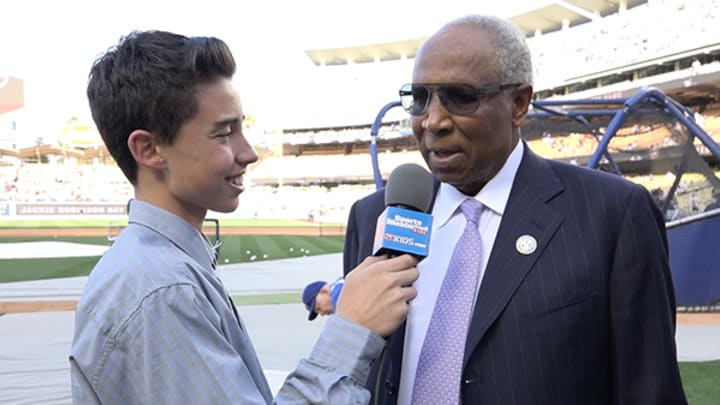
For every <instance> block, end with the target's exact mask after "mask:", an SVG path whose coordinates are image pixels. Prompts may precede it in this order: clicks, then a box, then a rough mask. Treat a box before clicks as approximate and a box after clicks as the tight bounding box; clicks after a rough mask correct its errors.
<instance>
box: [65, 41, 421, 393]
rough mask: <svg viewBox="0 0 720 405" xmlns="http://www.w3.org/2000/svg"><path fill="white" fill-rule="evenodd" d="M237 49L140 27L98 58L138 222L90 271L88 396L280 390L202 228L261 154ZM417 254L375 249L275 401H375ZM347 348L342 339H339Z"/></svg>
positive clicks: (98, 110) (77, 374)
mask: <svg viewBox="0 0 720 405" xmlns="http://www.w3.org/2000/svg"><path fill="white" fill-rule="evenodd" d="M234 73H235V61H234V59H233V56H232V54H231V52H230V50H229V49H228V47H227V45H226V44H225V43H224V42H223V41H221V40H219V39H217V38H208V37H193V38H187V37H184V36H181V35H177V34H173V33H169V32H162V31H147V32H133V33H131V34H130V35H129V36H127V37H125V38H123V39H121V41H120V43H119V44H118V45H117V46H115V47H113V48H111V49H110V50H109V51H108V52H107V53H105V54H104V55H102V56H101V57H100V58H99V59H98V60H97V61H96V62H95V64H94V65H93V67H92V70H91V72H90V80H89V84H88V90H87V94H88V99H89V102H90V108H91V111H92V114H93V119H94V120H95V123H96V124H97V127H98V130H99V132H100V134H101V136H102V138H103V141H104V142H105V144H106V146H107V148H108V150H109V151H110V153H111V155H112V156H113V158H114V159H115V161H116V162H117V164H118V166H119V167H120V169H121V170H122V171H123V173H124V174H125V176H126V177H127V178H128V180H129V181H130V183H132V185H133V187H134V191H135V198H134V199H133V201H132V202H131V203H130V205H131V206H130V209H129V216H128V226H127V228H126V229H125V230H124V231H123V232H122V233H121V234H120V235H119V236H118V238H117V239H116V241H115V243H114V244H113V246H112V247H111V248H110V249H109V250H108V251H107V253H106V254H105V255H104V256H103V257H102V258H101V260H100V261H99V262H98V264H97V265H96V267H95V268H94V269H93V271H92V273H91V274H90V277H89V278H88V281H87V284H86V286H85V289H84V291H83V293H82V296H81V298H80V301H79V303H78V306H77V308H76V315H75V333H74V337H73V344H72V348H71V353H70V364H71V376H72V390H73V400H74V402H75V403H118V404H120V403H122V404H126V403H127V404H129V403H152V404H159V403H189V404H192V403H213V404H220V403H243V404H245V403H253V404H254V403H270V402H272V401H273V398H272V394H271V392H270V388H269V387H268V383H267V381H266V379H265V376H264V375H263V372H262V368H261V365H260V363H259V361H258V358H257V355H256V353H255V350H254V348H253V346H252V343H251V342H250V339H249V336H248V334H247V331H246V330H245V327H244V326H243V324H242V321H241V320H240V319H239V317H238V315H237V312H236V311H235V306H234V305H233V304H232V302H231V301H230V298H229V296H228V295H227V293H226V290H225V287H224V286H223V284H222V282H221V281H220V279H219V278H218V277H217V275H216V274H215V273H214V271H213V269H214V267H215V261H216V257H215V251H214V249H213V247H212V246H211V244H210V243H209V241H208V240H207V238H205V237H204V236H203V234H202V232H201V230H202V223H203V219H204V217H205V215H206V213H207V211H208V210H213V211H218V212H231V211H233V210H235V209H236V208H237V206H238V196H239V195H240V194H241V193H242V192H243V191H244V189H245V187H244V185H243V175H244V174H245V171H246V169H247V166H248V165H249V164H251V163H253V162H255V161H256V160H257V158H258V157H257V154H256V153H255V151H254V150H253V148H252V146H251V145H250V144H249V143H248V141H247V140H246V139H245V137H244V136H243V133H242V119H243V110H242V106H241V104H240V100H239V97H238V95H237V93H236V91H235V90H234V89H233V87H232V82H231V79H232V76H233V74H234ZM415 263H416V262H415V260H414V259H412V258H411V257H409V256H405V257H398V258H394V259H390V260H383V259H382V258H369V259H368V260H366V261H365V262H364V263H363V264H361V265H360V266H358V269H357V270H358V271H355V272H354V273H353V274H357V276H356V277H350V278H347V279H346V281H347V286H346V288H345V292H344V294H343V296H342V297H341V299H340V301H339V303H338V311H337V316H332V317H331V318H330V319H328V322H327V324H326V325H325V329H324V330H323V333H322V335H321V336H320V339H319V340H318V342H317V344H316V346H315V348H314V350H313V352H312V354H311V355H310V357H309V358H307V359H304V360H302V361H300V363H299V365H298V368H297V369H296V370H295V371H294V372H293V373H291V375H290V376H289V377H288V379H287V380H286V382H285V384H284V385H283V387H282V388H281V389H280V391H279V393H278V396H277V398H275V400H274V401H275V402H277V403H286V402H294V403H297V402H303V403H310V402H312V403H318V402H322V403H355V402H358V401H362V402H367V401H368V399H369V393H368V391H367V390H365V389H364V388H363V384H364V383H365V380H366V378H367V373H368V371H369V367H370V364H371V363H372V362H373V361H374V360H375V359H376V358H377V357H378V356H379V355H380V353H381V351H382V348H383V346H384V340H383V339H382V337H383V336H387V335H389V334H390V333H392V332H393V331H394V330H395V329H396V328H397V326H398V325H399V324H400V323H401V322H402V321H403V319H404V318H405V315H406V314H407V301H409V300H411V299H412V298H414V296H415V289H414V288H412V287H404V286H409V285H411V284H412V282H413V281H414V280H415V279H417V277H418V273H417V269H416V268H415V267H414V266H415ZM336 345H337V346H338V347H342V348H343V349H344V350H342V351H339V350H337V347H336Z"/></svg>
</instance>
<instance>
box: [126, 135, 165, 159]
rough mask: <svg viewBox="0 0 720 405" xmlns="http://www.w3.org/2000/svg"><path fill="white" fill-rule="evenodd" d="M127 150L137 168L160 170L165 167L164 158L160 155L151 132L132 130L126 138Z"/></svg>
mask: <svg viewBox="0 0 720 405" xmlns="http://www.w3.org/2000/svg"><path fill="white" fill-rule="evenodd" d="M128 148H129V149H130V153H132V155H133V157H134V158H135V161H136V162H137V164H138V166H145V167H149V168H151V169H160V168H162V167H163V166H164V165H165V157H164V156H163V155H162V153H160V148H158V145H157V144H156V142H155V137H154V136H153V134H152V132H149V131H146V130H144V129H136V130H134V131H133V132H132V133H130V136H129V137H128Z"/></svg>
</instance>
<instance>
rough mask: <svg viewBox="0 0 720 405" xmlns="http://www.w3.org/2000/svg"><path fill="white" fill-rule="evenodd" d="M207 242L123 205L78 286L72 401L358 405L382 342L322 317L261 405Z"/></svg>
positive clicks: (257, 380)
mask: <svg viewBox="0 0 720 405" xmlns="http://www.w3.org/2000/svg"><path fill="white" fill-rule="evenodd" d="M213 259H214V250H213V248H212V246H210V244H209V242H208V240H207V239H206V238H205V237H204V236H203V235H202V234H201V233H200V232H199V231H198V230H196V229H195V228H193V227H192V226H191V225H190V224H188V223H187V222H186V221H184V220H182V219H181V218H179V217H177V216H175V215H173V214H171V213H169V212H167V211H164V210H161V209H159V208H157V207H154V206H152V205H150V204H147V203H143V202H139V201H133V202H132V203H131V206H130V213H129V220H128V227H127V228H126V229H125V230H123V232H122V233H121V234H120V235H119V237H118V238H117V239H116V240H115V242H114V244H113V246H112V247H111V248H110V249H109V250H108V251H107V252H106V253H105V254H104V255H103V257H102V258H101V259H100V261H99V262H98V264H97V265H96V266H95V268H94V269H93V271H92V273H91V274H90V277H89V278H88V281H87V284H86V286H85V289H84V291H83V293H82V297H81V299H80V302H79V303H78V305H77V308H76V312H75V333H74V337H73V344H72V348H71V352H70V365H71V377H72V391H73V400H74V402H75V403H107V404H137V403H148V404H164V403H167V404H229V403H233V404H267V403H272V402H274V403H329V404H352V403H367V402H368V401H369V398H370V393H369V392H368V391H367V390H366V389H365V388H364V382H365V380H366V379H367V375H368V372H369V369H370V364H371V363H372V361H373V360H374V359H375V358H377V357H378V356H379V355H380V353H381V351H382V348H383V346H384V341H383V339H381V338H380V337H378V336H377V335H375V334H373V333H371V332H370V331H368V330H367V329H365V328H363V327H361V326H359V325H357V324H354V323H352V322H350V321H348V320H346V319H344V318H341V317H338V316H334V315H333V316H331V317H330V318H329V319H328V321H327V323H326V325H325V328H324V330H323V331H322V334H321V336H320V339H319V340H318V342H317V343H316V345H315V347H314V349H313V351H312V353H311V354H310V356H309V357H308V358H306V359H303V360H301V361H300V362H299V364H298V367H297V368H296V370H295V371H293V372H292V373H291V374H290V376H289V377H288V379H287V380H286V381H285V383H284V385H283V386H282V387H281V389H280V391H279V393H278V396H277V397H276V398H275V399H273V398H272V393H271V392H270V388H269V386H268V383H267V380H266V378H265V376H264V374H263V372H262V367H261V365H260V362H259V361H258V358H257V355H256V353H255V349H254V348H253V345H252V342H251V341H250V338H249V336H248V334H247V332H246V330H245V327H244V325H243V324H242V321H241V320H240V319H238V318H237V317H236V312H235V311H234V310H233V307H232V304H231V303H230V301H229V298H228V295H227V292H226V290H225V287H224V286H223V284H222V282H221V281H220V279H219V278H218V277H217V275H216V274H215V273H214V271H213Z"/></svg>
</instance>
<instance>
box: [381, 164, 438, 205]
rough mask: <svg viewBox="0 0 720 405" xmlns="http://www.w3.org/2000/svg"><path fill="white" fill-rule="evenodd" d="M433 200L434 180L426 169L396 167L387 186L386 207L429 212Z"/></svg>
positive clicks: (420, 167) (410, 166)
mask: <svg viewBox="0 0 720 405" xmlns="http://www.w3.org/2000/svg"><path fill="white" fill-rule="evenodd" d="M432 198H433V180H432V176H431V175H430V173H429V172H428V171H427V170H425V168H424V167H422V166H420V165H417V164H415V163H405V164H402V165H400V166H398V167H396V168H395V169H394V170H393V171H392V173H390V177H389V178H388V180H387V184H386V185H385V206H386V207H389V206H395V207H404V208H409V209H413V210H415V211H422V212H428V211H429V210H430V204H431V202H432Z"/></svg>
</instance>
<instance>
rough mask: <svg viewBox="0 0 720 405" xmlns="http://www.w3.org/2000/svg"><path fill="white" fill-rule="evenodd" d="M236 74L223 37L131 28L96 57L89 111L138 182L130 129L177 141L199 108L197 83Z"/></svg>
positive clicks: (116, 156)
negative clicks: (188, 35) (184, 125)
mask: <svg viewBox="0 0 720 405" xmlns="http://www.w3.org/2000/svg"><path fill="white" fill-rule="evenodd" d="M234 73H235V59H234V58H233V55H232V53H231V52H230V49H229V48H228V46H227V44H225V42H223V41H222V40H220V39H218V38H212V37H191V38H188V37H185V36H182V35H178V34H174V33H171V32H164V31H142V32H137V31H135V32H132V33H130V34H129V35H127V36H125V37H123V38H121V39H120V42H119V43H118V44H117V45H116V46H113V47H112V48H110V49H109V50H108V51H107V52H106V53H104V54H103V55H101V56H100V57H99V58H98V59H97V60H96V61H95V63H94V64H93V67H92V69H91V71H90V76H89V77H90V79H89V82H88V88H87V96H88V100H89V102H90V111H91V112H92V116H93V120H94V121H95V125H97V127H98V131H99V132H100V135H101V136H102V139H103V142H105V146H106V147H107V149H108V151H109V152H110V155H112V157H113V158H114V159H115V161H116V162H117V164H118V166H119V167H120V169H121V170H122V171H123V173H124V174H125V177H127V179H128V180H129V181H130V183H132V184H135V183H136V181H137V162H135V159H134V158H133V156H132V154H131V153H130V149H129V148H128V145H127V142H128V138H129V136H130V133H131V132H132V131H134V130H136V129H144V130H147V131H149V132H152V133H153V135H154V136H156V137H157V139H158V140H159V142H162V143H166V144H172V142H173V140H174V138H175V136H176V135H177V132H178V130H179V128H180V126H181V125H182V124H183V123H184V122H185V121H187V120H188V119H190V118H191V117H192V116H193V115H195V113H196V112H197V108H198V104H197V99H196V95H195V89H196V86H198V85H199V84H205V83H210V82H213V81H215V80H217V79H219V78H231V77H232V76H233V74H234Z"/></svg>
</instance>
